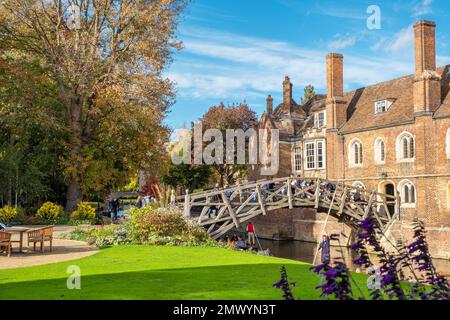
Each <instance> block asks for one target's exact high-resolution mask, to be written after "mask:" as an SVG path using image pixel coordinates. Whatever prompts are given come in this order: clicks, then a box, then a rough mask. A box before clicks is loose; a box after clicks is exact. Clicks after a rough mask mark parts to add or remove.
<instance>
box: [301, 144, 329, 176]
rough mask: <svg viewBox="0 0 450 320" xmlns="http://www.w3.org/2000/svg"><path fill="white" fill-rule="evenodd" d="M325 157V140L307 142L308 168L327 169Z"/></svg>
mask: <svg viewBox="0 0 450 320" xmlns="http://www.w3.org/2000/svg"><path fill="white" fill-rule="evenodd" d="M325 157H326V150H325V140H316V141H311V142H307V143H305V158H306V167H305V169H306V170H314V169H325V167H326V158H325Z"/></svg>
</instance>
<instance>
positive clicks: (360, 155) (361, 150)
mask: <svg viewBox="0 0 450 320" xmlns="http://www.w3.org/2000/svg"><path fill="white" fill-rule="evenodd" d="M359 163H363V146H362V144H360V145H359Z"/></svg>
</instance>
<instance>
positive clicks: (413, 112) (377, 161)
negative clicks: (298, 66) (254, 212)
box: [253, 21, 450, 257]
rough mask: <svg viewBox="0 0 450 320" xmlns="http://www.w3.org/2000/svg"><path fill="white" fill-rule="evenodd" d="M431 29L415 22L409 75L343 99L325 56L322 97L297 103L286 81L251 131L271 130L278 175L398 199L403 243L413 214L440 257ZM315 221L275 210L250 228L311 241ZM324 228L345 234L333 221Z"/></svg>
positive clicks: (440, 116) (445, 177)
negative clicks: (276, 135)
mask: <svg viewBox="0 0 450 320" xmlns="http://www.w3.org/2000/svg"><path fill="white" fill-rule="evenodd" d="M435 28H436V26H435V23H434V22H431V21H418V22H417V23H416V24H415V25H414V39H415V73H414V74H412V75H407V76H404V77H401V78H398V79H394V80H390V81H386V82H383V83H379V84H375V85H371V86H367V87H364V88H360V89H358V90H355V91H351V92H344V91H343V87H344V84H343V73H344V69H345V68H344V57H343V56H342V55H340V54H336V53H330V54H328V55H327V57H326V69H327V92H326V95H317V96H316V97H314V98H313V99H312V100H310V101H308V102H307V103H306V104H304V105H299V104H297V103H296V102H295V101H294V99H293V97H292V84H291V82H290V80H289V78H288V77H286V78H285V80H284V82H283V102H282V103H281V104H280V105H278V106H277V107H276V108H275V109H274V108H273V98H272V97H271V96H269V97H268V98H267V111H266V112H265V113H263V115H262V118H261V121H260V127H261V128H268V129H274V128H276V129H279V130H280V140H281V141H280V170H279V173H278V176H289V175H291V174H293V175H295V176H298V177H306V178H317V177H319V178H326V179H329V180H338V181H344V182H345V183H346V184H350V185H358V186H360V187H364V188H366V189H368V190H376V191H378V192H381V193H386V194H391V195H399V196H400V198H401V220H400V221H401V222H400V232H401V233H402V234H403V236H404V237H405V241H407V239H408V238H409V237H410V236H411V233H412V229H411V224H410V222H411V221H412V219H413V218H415V217H418V218H420V219H423V220H424V221H425V223H426V226H427V230H428V240H429V242H430V247H431V250H432V253H433V255H434V256H437V257H449V256H450V94H449V89H450V66H443V67H439V68H437V67H436V52H435ZM254 172H257V171H254ZM253 178H259V177H257V176H256V173H253ZM397 192H398V193H397ZM322 216H323V214H322V213H316V212H313V211H311V210H300V209H297V210H296V211H295V210H294V211H288V210H284V211H283V210H281V211H280V212H279V214H277V215H272V216H271V217H260V218H258V219H259V221H258V223H260V224H261V225H263V228H262V229H264V231H260V232H263V233H264V234H265V235H266V236H269V237H273V236H275V235H277V236H280V237H282V235H285V236H286V237H290V238H296V239H299V240H308V241H309V240H311V241H312V240H315V239H317V237H318V232H320V231H319V230H320V229H321V223H322V221H321V220H322ZM328 228H329V229H333V230H336V229H337V230H339V231H344V232H348V231H349V230H348V229H347V228H346V227H345V226H342V225H340V224H339V223H338V222H337V221H333V222H332V223H331V224H330V225H329V227H328Z"/></svg>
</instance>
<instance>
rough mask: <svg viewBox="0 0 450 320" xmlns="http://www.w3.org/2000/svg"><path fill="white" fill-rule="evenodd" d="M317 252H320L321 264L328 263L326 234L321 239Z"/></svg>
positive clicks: (328, 245)
mask: <svg viewBox="0 0 450 320" xmlns="http://www.w3.org/2000/svg"><path fill="white" fill-rule="evenodd" d="M319 250H322V263H330V259H331V254H330V237H328V236H327V235H326V234H324V235H323V237H322V243H321V244H320V246H319Z"/></svg>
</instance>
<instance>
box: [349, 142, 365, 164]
mask: <svg viewBox="0 0 450 320" xmlns="http://www.w3.org/2000/svg"><path fill="white" fill-rule="evenodd" d="M363 160H364V159H363V144H362V142H361V141H360V140H358V139H353V140H352V141H350V144H349V145H348V161H349V163H350V166H353V167H361V166H362V164H363Z"/></svg>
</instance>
